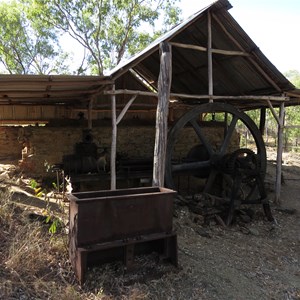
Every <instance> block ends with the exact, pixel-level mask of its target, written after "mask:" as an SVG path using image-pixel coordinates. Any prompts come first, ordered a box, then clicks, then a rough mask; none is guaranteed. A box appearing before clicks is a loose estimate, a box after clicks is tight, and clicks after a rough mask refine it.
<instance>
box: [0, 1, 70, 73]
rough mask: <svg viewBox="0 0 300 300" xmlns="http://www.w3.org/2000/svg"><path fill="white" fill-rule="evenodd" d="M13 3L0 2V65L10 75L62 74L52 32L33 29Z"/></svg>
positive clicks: (24, 10) (20, 6)
mask: <svg viewBox="0 0 300 300" xmlns="http://www.w3.org/2000/svg"><path fill="white" fill-rule="evenodd" d="M26 11H27V8H26V6H24V5H22V4H21V3H19V2H17V1H10V2H0V36H1V39H0V62H1V64H2V68H4V69H5V70H6V71H7V72H8V73H10V74H32V73H34V74H47V73H53V72H55V73H56V72H62V73H63V72H65V71H66V67H64V65H63V64H62V60H64V59H65V56H64V57H62V56H61V53H62V52H61V51H60V50H59V47H58V46H57V45H56V42H57V36H56V33H55V32H54V31H53V30H45V29H44V28H43V27H36V26H35V24H34V23H33V22H31V21H30V20H29V19H28V18H27V14H26Z"/></svg>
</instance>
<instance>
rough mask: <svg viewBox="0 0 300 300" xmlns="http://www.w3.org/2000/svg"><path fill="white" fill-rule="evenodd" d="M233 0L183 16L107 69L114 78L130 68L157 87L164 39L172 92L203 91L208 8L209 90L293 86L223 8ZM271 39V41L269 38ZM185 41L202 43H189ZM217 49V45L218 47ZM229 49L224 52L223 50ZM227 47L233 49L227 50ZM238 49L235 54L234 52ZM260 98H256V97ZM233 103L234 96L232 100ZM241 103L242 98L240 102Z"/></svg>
mask: <svg viewBox="0 0 300 300" xmlns="http://www.w3.org/2000/svg"><path fill="white" fill-rule="evenodd" d="M231 7H232V6H231V4H230V3H229V2H228V1H227V0H219V1H216V2H214V3H212V4H211V5H209V6H207V7H206V8H204V9H202V10H200V11H199V12H197V13H195V14H194V15H192V16H191V17H190V18H189V19H187V20H186V21H184V22H182V23H181V24H179V25H178V26H176V27H174V28H173V29H172V30H170V31H169V32H167V33H166V34H164V35H163V36H161V37H160V38H158V39H157V40H155V41H154V42H153V43H152V44H150V45H149V46H148V47H147V48H146V49H144V50H143V51H141V52H140V53H138V54H137V55H135V56H133V57H132V58H131V59H129V60H128V61H126V62H123V63H121V64H120V65H119V66H117V67H116V68H114V69H113V70H111V72H110V73H109V75H111V76H112V78H114V79H116V78H119V77H120V76H122V75H123V74H125V73H126V72H129V70H134V71H135V72H136V73H137V74H138V75H139V76H141V77H142V78H143V79H144V80H146V81H147V82H148V84H149V85H150V86H152V88H153V89H157V84H158V76H159V68H160V56H159V45H160V43H161V42H169V43H170V44H171V45H173V46H172V87H171V93H178V94H191V95H207V94H208V59H207V51H205V48H207V41H208V25H207V24H208V20H207V18H208V17H207V16H208V14H207V13H208V11H209V12H210V14H211V16H212V21H211V26H212V48H213V49H214V50H213V78H214V85H213V89H214V95H220V96H247V95H257V96H259V95H264V96H271V95H278V96H279V95H282V94H283V93H284V92H286V91H291V90H294V89H295V87H294V86H293V84H292V83H291V82H289V81H288V80H287V79H286V78H285V77H284V76H283V75H282V73H281V72H280V71H279V70H278V69H277V68H276V67H275V66H274V65H273V64H272V63H271V62H270V61H269V60H268V59H267V58H266V57H265V55H264V54H263V53H262V52H261V50H260V49H259V48H258V46H257V45H256V44H255V43H254V42H253V41H252V40H251V38H250V37H249V36H248V35H247V33H246V32H245V31H244V30H243V29H242V28H241V26H240V25H239V24H238V23H237V22H236V21H235V19H234V18H233V17H232V16H231V14H230V13H229V12H228V9H230V8H231ZM274 43H275V41H274ZM186 45H188V46H190V45H192V46H194V48H197V47H198V48H199V49H200V48H201V49H202V51H200V50H199V49H198V50H195V49H188V48H187V47H186ZM219 50H221V51H219ZM223 50H225V51H227V52H228V53H227V54H225V53H223V52H224V51H223ZM229 52H232V55H229ZM238 53H239V55H238ZM258 103H259V102H258ZM235 105H238V102H235ZM243 106H244V103H243ZM249 106H253V103H249Z"/></svg>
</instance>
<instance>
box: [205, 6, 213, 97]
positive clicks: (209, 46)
mask: <svg viewBox="0 0 300 300" xmlns="http://www.w3.org/2000/svg"><path fill="white" fill-rule="evenodd" d="M207 36H208V38H207V62H208V95H209V96H213V94H214V87H213V62H212V33H211V13H210V11H208V12H207ZM209 102H213V99H212V98H210V99H209Z"/></svg>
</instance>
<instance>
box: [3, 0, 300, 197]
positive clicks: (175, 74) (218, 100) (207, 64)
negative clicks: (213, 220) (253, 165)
mask: <svg viewBox="0 0 300 300" xmlns="http://www.w3.org/2000/svg"><path fill="white" fill-rule="evenodd" d="M230 8H231V5H230V3H229V2H228V1H227V0H219V1H216V2H214V3H212V4H211V5H209V6H208V7H206V8H204V9H203V10H201V11H199V12H197V13H195V14H194V15H192V16H191V17H190V18H189V19H187V20H185V21H184V22H182V23H181V24H179V25H177V26H176V27H174V28H173V29H172V30H170V31H169V32H167V33H166V34H164V35H163V36H161V37H160V38H158V39H157V40H156V41H154V42H153V43H152V44H150V45H149V46H148V47H147V48H145V49H144V50H143V51H141V52H140V53H138V54H137V55H135V56H134V57H132V58H131V59H129V60H127V61H124V62H122V63H121V64H120V65H118V66H117V67H116V68H114V69H113V70H111V71H110V72H109V74H107V75H106V76H60V75H53V76H46V75H0V122H1V123H2V124H5V125H7V124H10V125H12V124H14V125H16V124H19V125H22V124H42V125H47V126H42V127H41V126H37V127H36V128H33V127H32V128H27V127H26V128H23V127H22V128H18V129H17V131H16V130H15V133H12V139H15V140H16V141H18V142H19V144H20V145H19V148H23V152H24V149H25V148H26V151H28V148H30V149H31V150H30V151H29V152H28V153H27V154H26V155H25V156H26V158H25V159H24V161H26V160H27V159H28V157H31V160H33V161H34V163H31V164H29V165H26V163H25V162H24V165H26V167H28V170H31V171H32V172H35V171H36V170H37V169H38V168H37V165H38V164H40V165H43V162H44V161H45V160H47V162H48V163H51V164H53V163H56V162H61V161H62V160H63V157H66V156H68V155H71V153H72V152H73V150H74V144H75V143H77V144H76V145H77V146H76V147H77V148H76V147H75V148H76V149H77V150H76V151H77V155H80V153H81V154H82V153H83V152H86V151H87V149H86V148H84V147H85V146H83V145H82V144H86V143H90V142H93V141H95V139H96V140H97V143H99V144H101V146H103V149H104V150H103V151H102V152H103V153H104V152H105V151H106V148H107V147H108V146H109V147H111V151H110V175H109V176H110V177H111V189H115V188H116V180H117V178H118V174H117V167H116V156H117V154H118V153H117V150H116V149H117V142H118V149H119V146H121V148H122V147H123V148H122V149H121V150H122V151H123V150H124V149H125V150H126V152H127V154H128V153H131V154H132V153H135V155H133V156H134V157H135V159H137V158H138V155H139V154H141V153H142V152H143V151H144V150H143V149H144V148H147V146H149V145H150V144H151V145H153V144H155V147H154V149H153V147H150V148H149V147H148V148H147V151H146V150H145V152H147V153H148V154H147V155H149V153H151V154H150V156H151V157H150V159H151V167H152V165H153V183H152V184H153V185H159V186H164V185H165V183H164V178H165V172H166V178H168V179H167V180H168V182H167V184H170V185H173V184H174V179H170V178H171V177H173V172H175V173H176V174H177V173H181V172H183V173H189V174H191V175H195V172H198V171H199V170H198V169H199V168H200V169H201V168H202V171H201V172H200V173H201V174H200V175H199V174H198V173H197V174H196V176H195V177H197V176H198V177H205V178H206V179H207V182H208V183H209V184H208V187H207V189H209V188H210V183H211V182H213V181H214V180H215V179H216V177H217V173H218V171H217V170H216V169H218V168H214V167H212V166H216V165H218V166H220V161H223V159H224V158H225V156H226V155H227V154H228V153H229V152H230V149H231V148H230V147H233V145H231V142H230V139H231V138H232V139H234V140H235V141H234V142H232V143H233V144H234V143H235V142H236V140H237V139H238V138H239V137H238V136H237V137H236V136H235V132H236V127H237V126H238V125H239V123H243V124H244V125H245V126H246V128H247V129H248V131H250V132H251V133H252V135H253V137H254V138H253V143H254V148H255V149H254V150H253V151H254V152H255V154H256V155H257V156H258V157H259V160H262V161H263V162H261V161H260V164H261V165H262V166H263V167H262V168H265V159H266V154H265V148H264V145H262V144H263V140H262V136H261V134H260V132H259V130H258V129H257V128H256V127H255V125H254V124H253V122H252V121H251V120H249V117H247V116H246V115H245V114H244V113H243V111H244V110H251V109H257V108H259V109H261V121H260V126H259V127H260V130H261V131H262V130H263V127H264V123H265V110H266V108H269V109H270V110H271V111H272V113H273V115H274V118H275V119H276V120H277V122H278V129H279V130H278V158H277V160H278V162H281V156H282V132H283V127H284V107H285V106H288V105H297V104H298V102H299V98H300V97H299V95H300V93H299V90H296V89H295V87H294V86H293V85H292V84H291V83H290V82H289V81H288V80H287V79H286V78H285V77H284V76H283V75H282V74H281V73H280V72H279V71H278V70H277V69H276V67H275V66H274V65H273V64H272V63H271V62H270V61H269V60H268V59H267V58H266V57H265V56H264V54H263V53H262V52H261V51H260V49H259V48H258V47H257V45H256V44H255V43H254V42H253V41H252V40H251V39H250V37H249V36H248V35H247V34H246V33H245V31H244V30H243V29H242V28H241V27H240V26H239V24H238V23H237V22H236V21H235V20H234V18H233V17H232V16H231V15H230V13H229V12H228V10H229V9H230ZM201 105H204V106H201ZM199 107H200V108H199ZM275 107H279V114H278V115H277V113H276V111H275V109H274V108H275ZM207 115H211V116H212V117H211V119H210V121H213V122H215V123H214V124H215V125H217V127H220V128H221V129H222V133H220V132H219V133H218V134H219V135H223V138H222V141H221V142H216V141H214V142H209V141H208V139H207V138H206V134H207V133H208V131H207V130H202V127H201V126H202V125H204V127H206V128H209V127H210V124H212V123H209V124H208V122H206V123H205V124H204V121H206V119H205V118H206V117H207ZM122 119H123V121H122V123H121V124H119V123H120V122H121V120H122ZM155 122H156V126H154V123H155ZM132 124H134V125H135V127H134V128H133V127H128V126H131V125H132ZM149 125H151V126H152V125H153V126H152V127H151V128H153V129H155V131H153V132H152V131H151V134H153V138H152V136H151V138H149V139H148V138H147V134H146V132H148V131H149V128H148V127H147V126H149ZM172 125H174V126H173V127H172V128H173V129H170V130H169V140H168V137H167V135H168V128H171V126H172ZM70 126H71V127H70ZM67 127H68V128H67ZM106 127H108V128H109V131H107V130H106V129H105V128H106ZM59 128H60V133H58V132H57V131H59ZM75 128H79V129H80V130H82V129H83V128H85V129H89V130H90V131H92V132H93V135H89V133H88V134H87V133H86V132H85V133H84V134H83V136H82V133H78V132H77V129H75ZM184 128H185V129H184ZM181 129H183V130H184V131H183V132H184V133H183V135H182V134H181V133H179V131H180V130H181ZM191 129H192V131H193V132H194V136H190V134H187V132H188V131H190V130H191ZM3 130H4V129H3V128H2V131H3ZM5 130H6V133H5V134H6V137H7V136H8V133H7V131H8V129H7V128H5ZM138 131H139V132H138ZM117 132H118V134H117ZM137 132H138V136H139V139H137V138H135V137H134V135H135V134H137ZM41 135H43V137H44V138H42V137H41ZM211 135H214V134H211ZM2 136H4V134H2ZM187 136H189V137H190V138H189V139H187V140H184V139H183V137H185V138H186V137H187ZM81 138H82V142H81V144H80V145H79V146H78V142H79V141H80V139H81ZM0 139H1V135H0ZM178 140H179V141H180V140H181V141H182V143H183V144H185V145H186V146H187V145H190V146H191V149H185V148H186V147H183V146H182V145H176V143H177V141H178ZM0 142H1V140H0ZM2 143H4V142H2ZM218 143H219V144H220V145H219V150H216V147H217V144H218ZM4 144H5V143H4ZM199 144H200V146H199ZM40 145H46V149H43V150H40V151H38V149H37V148H38V147H40ZM201 145H202V146H201ZM97 146H99V145H97ZM8 147H10V146H9V145H7V144H6V149H7V148H8ZM197 147H198V148H197ZM199 147H200V150H199ZM17 148H18V147H17ZM175 148H176V149H177V148H178V149H179V148H180V150H178V151H179V152H180V153H179V152H178V153H179V154H178V153H177V154H176V153H175V152H176V151H177V150H174V149H175ZM203 148H205V149H204V150H203ZM10 149H11V148H10ZM198 150H199V151H198ZM19 151H20V149H19ZM88 151H90V152H92V153H93V154H91V155H90V156H89V158H88V159H87V157H86V158H85V161H84V162H83V161H81V163H82V164H84V165H85V166H86V165H87V164H94V160H93V161H92V162H91V159H90V157H91V156H95V157H94V158H95V159H96V160H97V159H98V154H96V152H97V150H95V149H92V150H91V148H89V150H88ZM149 151H150V152H149ZM151 151H152V152H151ZM195 151H196V152H197V151H198V153H199V152H201V151H202V154H201V155H200V158H199V157H198V156H197V155H198V154H196V157H195V154H193V153H194V152H195ZM203 151H204V152H203ZM20 153H21V151H20ZM39 153H43V154H44V156H43V155H41V154H39ZM153 153H154V154H153ZM170 153H171V154H172V155H170ZM173 154H174V155H173ZM7 155H8V154H7V153H3V152H2V153H0V158H1V157H2V158H3V157H6V156H7ZM32 157H33V158H32ZM34 157H35V159H36V160H34ZM23 158H24V157H23ZM69 158H70V157H69ZM73 159H74V157H73ZM76 159H77V158H76ZM76 159H75V160H76ZM152 160H153V161H152ZM66 161H67V162H68V163H69V162H70V161H68V159H67V160H66ZM66 161H65V162H66ZM76 163H78V161H77V162H76ZM76 163H75V164H76ZM165 166H167V167H165ZM280 166H281V164H280V163H278V169H277V183H276V187H277V196H276V197H277V199H279V191H280V180H281V168H280ZM72 168H73V169H74V167H72ZM75 169H76V168H75ZM127 170H128V168H127ZM89 171H91V169H90V168H88V170H87V172H88V173H90V172H89ZM37 173H39V172H37ZM177 179H178V178H177ZM177 179H176V180H177Z"/></svg>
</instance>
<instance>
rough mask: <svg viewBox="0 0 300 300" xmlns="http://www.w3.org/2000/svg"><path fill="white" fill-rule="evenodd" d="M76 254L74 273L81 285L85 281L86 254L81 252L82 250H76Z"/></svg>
mask: <svg viewBox="0 0 300 300" xmlns="http://www.w3.org/2000/svg"><path fill="white" fill-rule="evenodd" d="M76 252H77V253H76V266H75V273H76V277H77V279H78V281H79V283H80V284H83V283H84V281H85V273H86V268H87V266H86V264H87V252H86V251H83V250H82V249H78V250H77V251H76Z"/></svg>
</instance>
